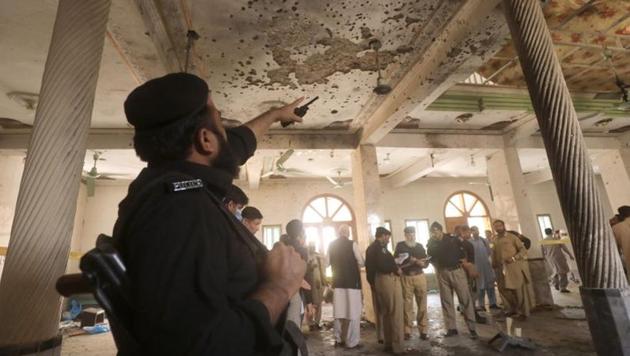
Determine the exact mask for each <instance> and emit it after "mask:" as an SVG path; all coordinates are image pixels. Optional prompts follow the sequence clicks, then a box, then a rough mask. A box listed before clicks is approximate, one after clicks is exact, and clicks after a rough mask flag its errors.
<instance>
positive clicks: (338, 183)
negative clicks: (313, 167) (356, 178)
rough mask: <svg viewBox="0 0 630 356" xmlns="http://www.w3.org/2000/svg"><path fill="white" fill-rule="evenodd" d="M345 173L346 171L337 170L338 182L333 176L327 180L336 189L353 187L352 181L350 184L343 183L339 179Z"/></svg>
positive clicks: (327, 177)
mask: <svg viewBox="0 0 630 356" xmlns="http://www.w3.org/2000/svg"><path fill="white" fill-rule="evenodd" d="M343 171H344V169H341V168H339V169H337V170H336V172H337V180H335V179H333V178H332V177H331V176H326V179H328V181H329V182H330V183H331V184H332V185H333V187H334V188H335V189H340V188H343V187H345V186H348V185H352V181H348V182H341V181H340V180H339V179H340V178H341V173H342V172H343Z"/></svg>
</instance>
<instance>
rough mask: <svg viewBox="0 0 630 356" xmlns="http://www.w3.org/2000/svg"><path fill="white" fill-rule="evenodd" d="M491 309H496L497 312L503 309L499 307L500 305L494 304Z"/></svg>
mask: <svg viewBox="0 0 630 356" xmlns="http://www.w3.org/2000/svg"><path fill="white" fill-rule="evenodd" d="M490 309H495V310H497V309H501V307H499V306H498V305H496V304H492V305H491V306H490Z"/></svg>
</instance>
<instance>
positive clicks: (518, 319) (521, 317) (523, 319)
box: [514, 315, 527, 321]
mask: <svg viewBox="0 0 630 356" xmlns="http://www.w3.org/2000/svg"><path fill="white" fill-rule="evenodd" d="M514 320H516V321H526V320H527V316H525V315H517V316H515V317H514Z"/></svg>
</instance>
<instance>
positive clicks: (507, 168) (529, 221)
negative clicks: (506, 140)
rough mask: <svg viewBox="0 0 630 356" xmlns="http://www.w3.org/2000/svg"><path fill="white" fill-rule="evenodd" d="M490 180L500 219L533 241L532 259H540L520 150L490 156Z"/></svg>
mask: <svg viewBox="0 0 630 356" xmlns="http://www.w3.org/2000/svg"><path fill="white" fill-rule="evenodd" d="M487 166H488V181H489V183H490V187H491V188H492V194H493V196H494V206H495V212H496V216H494V218H496V219H501V220H504V221H505V225H506V227H507V228H508V229H511V230H517V231H520V232H521V233H522V234H523V235H525V236H527V237H528V238H530V239H531V240H532V247H531V248H530V252H529V255H530V257H540V256H541V250H540V247H539V244H538V243H539V241H540V240H541V236H540V232H539V231H538V222H537V221H536V216H534V213H533V211H532V207H531V203H530V201H529V196H528V194H527V185H526V183H525V178H524V177H523V171H522V170H521V161H520V159H519V157H518V150H517V149H516V148H514V147H506V148H505V149H504V150H502V151H498V152H496V153H494V154H492V155H490V156H488V157H487Z"/></svg>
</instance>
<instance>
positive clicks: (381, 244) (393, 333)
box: [367, 227, 405, 354]
mask: <svg viewBox="0 0 630 356" xmlns="http://www.w3.org/2000/svg"><path fill="white" fill-rule="evenodd" d="M374 235H375V237H376V241H374V242H373V243H372V244H371V245H370V247H369V248H368V253H367V254H368V255H369V258H370V269H369V271H370V272H369V278H370V279H371V280H373V284H374V291H375V292H376V293H375V294H376V300H377V302H378V308H379V312H380V314H381V317H382V323H383V324H382V330H383V338H384V343H385V351H386V352H393V353H394V354H401V353H403V352H405V350H404V349H403V345H402V342H403V332H404V328H403V320H404V317H403V314H404V306H403V297H402V286H401V284H400V275H401V274H402V271H401V270H400V268H399V267H398V265H397V264H396V261H395V260H394V256H392V254H391V252H389V250H388V249H387V245H388V244H389V240H390V238H391V236H392V233H391V232H390V231H389V230H387V229H386V228H384V227H378V228H377V229H376V233H375V234H374Z"/></svg>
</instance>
